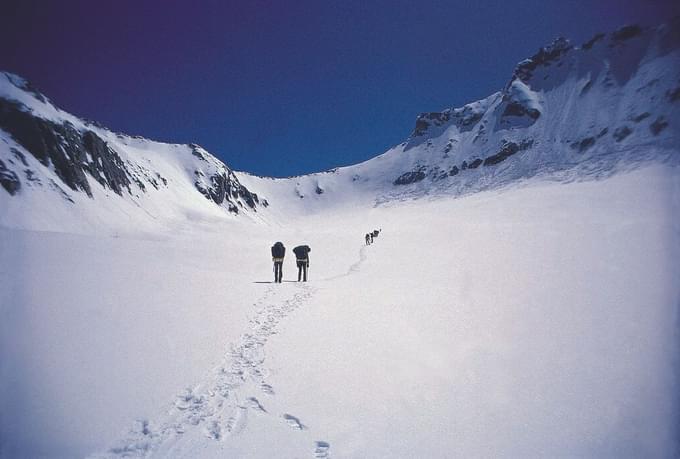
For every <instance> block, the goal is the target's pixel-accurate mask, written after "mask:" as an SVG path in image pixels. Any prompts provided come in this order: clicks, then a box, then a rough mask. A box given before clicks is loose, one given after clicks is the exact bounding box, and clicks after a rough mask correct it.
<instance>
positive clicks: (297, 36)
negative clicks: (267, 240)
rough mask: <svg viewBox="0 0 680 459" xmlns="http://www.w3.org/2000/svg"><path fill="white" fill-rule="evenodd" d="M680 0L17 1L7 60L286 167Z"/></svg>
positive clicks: (71, 100)
mask: <svg viewBox="0 0 680 459" xmlns="http://www.w3.org/2000/svg"><path fill="white" fill-rule="evenodd" d="M676 3H677V4H680V2H673V1H663V0H573V1H550V0H519V1H510V0H488V1H484V0H480V1H449V2H436V1H425V0H418V1H374V2H370V1H358V2H354V1H344V0H342V1H320V0H316V1H297V0H288V1H282V2H278V1H257V0H255V1H253V0H244V1H243V2H231V1H192V2H178V1H142V0H139V1H115V2H97V1H48V0H45V1H42V2H36V1H32V0H14V1H8V0H2V5H1V6H2V8H1V9H0V13H1V14H0V47H1V48H0V49H1V52H0V69H3V70H9V71H12V72H15V73H18V74H20V75H22V76H24V77H26V78H28V79H29V80H30V81H31V82H32V83H33V84H34V85H35V86H37V87H38V88H39V89H41V90H42V91H43V92H44V93H45V94H46V95H47V96H48V97H50V98H51V99H52V100H53V101H54V102H55V103H56V104H57V105H59V106H61V107H62V108H64V109H66V110H68V111H70V112H72V113H74V114H76V115H78V116H81V117H84V118H88V119H93V120H97V121H99V122H101V123H102V124H104V125H106V126H108V127H110V128H112V129H114V130H116V131H122V132H126V133H129V134H135V135H142V136H145V137H149V138H153V139H157V140H163V141H168V142H182V143H189V142H196V143H199V144H201V145H203V146H204V147H205V148H206V149H208V150H209V151H210V152H212V153H213V154H215V155H216V156H218V157H220V158H221V159H223V160H224V161H225V162H226V163H227V164H229V165H230V166H232V167H234V168H236V169H238V170H247V171H249V172H253V173H257V174H262V175H273V176H286V175H292V174H301V173H307V172H313V171H318V170H322V169H328V168H331V167H334V166H338V165H346V164H352V163H356V162H359V161H362V160H365V159H368V158H370V157H373V156H375V155H377V154H380V153H382V152H384V151H385V150H386V149H387V148H389V147H391V146H393V145H395V144H398V143H400V142H401V141H403V140H404V139H405V138H406V137H407V136H408V134H409V133H410V131H411V129H412V128H413V124H414V121H415V118H416V116H417V115H418V113H420V112H424V111H438V110H441V109H444V108H446V107H452V106H453V107H456V106H460V105H463V104H465V103H467V102H471V101H473V100H477V99H479V98H482V97H485V96H487V95H489V94H491V93H492V92H495V91H496V90H498V89H500V88H502V86H503V85H504V84H505V83H506V82H507V80H508V79H509V77H510V75H511V72H512V70H513V68H514V66H515V64H516V63H517V62H518V61H520V60H521V59H524V58H526V57H528V56H530V55H531V54H533V53H534V52H535V51H536V50H537V49H538V48H539V47H540V46H542V45H544V44H546V43H548V42H550V41H551V40H552V39H553V38H555V37H557V36H560V35H562V36H566V37H568V38H570V39H572V42H574V43H576V44H579V43H582V42H583V41H585V40H586V39H588V38H590V37H591V36H592V35H594V34H595V33H596V32H599V31H611V30H613V29H616V28H618V27H619V26H621V25H624V24H626V23H642V24H657V23H661V22H664V21H665V20H667V19H668V18H670V17H671V16H673V15H677V14H680V6H677V5H676Z"/></svg>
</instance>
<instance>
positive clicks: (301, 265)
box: [297, 260, 307, 282]
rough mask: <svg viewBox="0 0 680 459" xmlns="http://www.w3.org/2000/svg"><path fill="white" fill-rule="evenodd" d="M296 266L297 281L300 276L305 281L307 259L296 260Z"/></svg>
mask: <svg viewBox="0 0 680 459" xmlns="http://www.w3.org/2000/svg"><path fill="white" fill-rule="evenodd" d="M297 267H298V282H300V279H301V278H303V280H304V281H305V282H307V260H297ZM303 276H304V277H303Z"/></svg>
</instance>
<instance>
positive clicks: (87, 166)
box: [0, 19, 680, 230]
mask: <svg viewBox="0 0 680 459" xmlns="http://www.w3.org/2000/svg"><path fill="white" fill-rule="evenodd" d="M679 119H680V20H677V19H676V20H674V21H672V22H670V23H669V24H666V25H662V26H660V27H657V28H640V27H638V26H626V27H623V28H622V29H620V30H618V31H616V32H613V33H611V34H607V35H605V34H597V35H596V36H595V37H593V38H592V39H591V40H589V41H587V42H586V43H584V44H582V45H581V46H573V45H572V44H570V43H569V41H567V40H566V39H564V38H559V39H557V40H555V41H554V42H553V43H552V44H550V45H549V46H546V47H544V48H541V49H540V50H539V51H538V52H537V53H536V54H535V55H534V56H532V57H530V58H529V59H526V60H524V61H522V62H520V63H519V64H518V65H517V67H516V69H515V71H514V73H513V75H512V78H511V79H510V81H509V82H508V84H507V85H506V86H505V88H503V90H502V91H499V92H497V93H494V94H492V95H490V96H489V97H487V98H485V99H482V100H479V101H476V102H472V103H470V104H467V105H465V106H463V107H460V108H451V109H446V110H443V111H441V112H430V113H423V114H421V115H420V116H419V117H418V118H417V120H416V124H415V128H414V130H413V132H412V133H411V135H410V137H409V138H408V139H407V140H406V141H405V142H403V143H401V144H399V145H397V146H395V147H394V148H392V149H390V150H389V151H387V152H385V153H384V154H382V155H380V156H377V157H376V158H373V159H371V160H369V161H366V162H364V163H361V164H358V165H353V166H348V167H342V168H338V169H334V170H331V171H326V172H322V173H316V174H310V175H306V176H301V177H293V178H285V179H270V178H262V177H256V176H252V175H249V174H245V173H235V172H234V171H232V170H231V169H230V168H229V167H228V166H226V165H225V164H223V163H222V162H221V161H219V160H218V159H216V158H215V157H214V156H212V155H211V154H210V153H208V152H207V151H205V150H204V149H202V148H201V147H199V146H197V145H172V144H165V143H160V142H155V141H150V140H147V139H143V138H137V137H130V136H126V135H123V134H117V133H113V132H111V131H110V130H107V129H105V128H102V127H100V126H98V125H96V124H93V123H90V122H86V121H83V120H81V119H78V118H76V117H75V116H73V115H70V114H68V113H66V112H64V111H62V110H60V109H58V108H57V107H55V106H54V105H53V104H52V103H51V102H50V101H49V100H48V99H47V98H46V97H45V96H44V95H42V94H41V93H39V92H37V91H36V90H35V89H33V88H32V87H31V86H30V84H29V83H28V82H26V81H25V80H23V79H22V78H20V77H18V76H16V75H12V74H9V73H2V74H0V183H1V184H2V188H3V189H4V192H3V193H0V203H1V205H2V209H3V212H0V219H1V220H0V223H2V224H3V225H5V226H9V227H24V228H34V229H67V230H73V229H74V228H73V227H68V226H69V225H66V226H67V228H64V225H65V223H64V222H72V223H73V225H71V226H76V227H78V228H80V229H82V228H83V226H88V224H89V225H98V224H100V223H102V222H104V224H105V225H107V226H111V225H114V226H115V225H117V224H120V223H121V222H126V223H127V224H129V223H131V222H134V224H135V226H139V225H142V226H144V225H151V226H153V225H158V224H159V223H160V224H164V223H165V222H167V221H174V220H177V219H183V218H185V217H186V216H187V215H189V216H190V217H191V218H190V219H203V218H207V219H213V218H224V217H225V214H229V213H239V212H240V211H241V210H243V211H244V212H243V213H244V214H248V215H253V214H254V213H255V212H257V211H258V210H260V209H263V208H264V207H267V205H268V204H269V203H271V204H273V206H272V211H273V212H274V214H275V215H276V214H277V213H281V212H286V213H290V212H296V211H304V212H310V211H316V210H318V209H320V208H326V207H329V206H337V205H342V206H344V205H348V204H351V203H355V202H357V201H360V202H365V203H368V204H375V203H380V202H384V201H389V200H393V199H404V198H407V197H412V196H415V197H417V196H422V195H424V194H439V193H446V194H453V195H459V194H463V193H470V192H474V191H479V190H484V189H489V188H494V187H498V186H502V185H504V184H507V183H509V182H512V181H516V180H519V179H523V178H527V177H531V176H535V175H539V174H549V175H550V176H551V177H553V178H555V177H560V178H565V177H566V178H573V177H587V176H593V175H595V176H598V175H602V174H609V173H611V172H612V171H614V170H616V169H618V168H621V167H628V166H630V165H631V164H636V163H639V162H640V161H645V160H650V159H653V160H655V161H668V160H676V159H677V155H676V152H677V151H678V149H679V148H680V126H679V125H678V120H679ZM261 197H264V199H262V198H261ZM301 200H304V205H296V201H297V202H300V203H302V201H301ZM27 209H33V211H32V212H26V210H27ZM37 216H40V217H37ZM133 216H134V217H133Z"/></svg>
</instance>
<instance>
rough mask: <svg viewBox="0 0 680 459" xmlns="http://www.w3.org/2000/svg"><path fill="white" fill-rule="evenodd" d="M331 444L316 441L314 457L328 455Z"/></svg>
mask: <svg viewBox="0 0 680 459" xmlns="http://www.w3.org/2000/svg"><path fill="white" fill-rule="evenodd" d="M330 449H331V445H330V443H328V442H326V441H321V440H319V441H317V442H316V449H315V450H314V457H319V458H327V457H330V451H329V450H330Z"/></svg>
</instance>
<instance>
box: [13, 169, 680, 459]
mask: <svg viewBox="0 0 680 459" xmlns="http://www.w3.org/2000/svg"><path fill="white" fill-rule="evenodd" d="M272 183H274V182H272ZM272 186H273V187H274V186H278V185H276V184H273V185H272ZM360 201H361V200H360V199H359V198H358V197H357V200H356V202H354V201H352V200H350V201H349V202H354V205H353V206H351V207H349V206H348V207H344V208H342V207H338V206H336V207H329V209H327V210H326V211H315V212H309V214H306V213H305V212H297V213H296V214H295V215H293V216H289V217H288V218H287V219H285V218H280V219H279V218H276V219H274V218H272V219H271V222H274V221H276V222H278V223H276V224H274V223H266V222H256V221H254V220H250V219H240V220H236V219H222V220H217V219H216V220H215V221H214V222H203V224H200V225H198V224H197V225H195V226H190V225H187V226H183V227H181V228H178V229H177V230H176V231H174V230H172V229H168V228H166V227H163V228H164V229H158V230H157V231H155V232H154V231H150V230H148V229H147V228H145V230H144V232H142V233H140V234H137V235H135V234H134V233H131V232H127V233H126V234H124V235H119V237H116V234H115V233H111V234H102V233H97V234H91V235H83V234H68V233H49V232H31V231H26V230H21V229H11V228H7V227H5V228H2V229H0V244H2V245H1V246H0V270H1V271H2V272H1V275H0V302H1V304H2V310H1V312H2V318H1V320H0V456H2V457H7V458H10V457H12V458H14V457H69V458H72V457H84V456H90V455H91V456H93V457H111V458H117V457H127V456H132V457H136V456H148V457H186V458H195V457H206V458H213V457H214V458H217V457H246V458H248V457H253V458H255V457H286V458H288V457H290V458H292V457H338V458H340V457H342V458H346V457H362V458H363V457H405V458H406V457H409V458H411V457H537V456H543V457H557V456H572V457H573V456H578V457H673V456H676V455H678V454H680V448H679V445H678V438H680V435H678V434H679V433H680V432H678V427H677V426H678V425H680V423H679V421H680V419H679V417H678V412H679V410H678V408H679V405H678V398H677V394H678V393H680V391H679V390H678V389H679V387H678V386H679V384H678V382H679V381H678V343H679V324H680V320H679V314H678V313H679V307H680V287H679V285H678V282H677V280H678V279H680V261H679V260H680V223H679V222H680V220H679V219H678V215H680V172H679V171H678V168H677V167H673V166H669V165H656V166H648V167H643V168H640V169H637V170H634V171H630V172H626V173H620V174H618V175H614V176H613V177H610V178H606V179H601V180H594V181H588V182H572V183H566V184H565V183H550V182H540V181H537V180H534V181H530V182H524V183H523V184H515V185H513V186H512V187H507V188H505V189H503V190H494V191H487V192H483V193H478V194H474V195H470V196H467V197H464V198H459V199H450V198H449V199H435V200H425V199H420V200H417V201H411V202H391V203H387V204H385V205H382V206H379V207H372V206H366V205H359V202H360ZM277 208H278V209H279V210H278V212H280V213H281V214H282V215H281V217H283V216H284V214H285V213H286V212H285V211H286V207H285V206H278V207H277ZM292 208H293V206H292V204H291V209H292ZM289 215H290V214H289ZM378 227H382V229H383V232H382V233H381V234H380V236H379V237H378V238H377V239H376V241H375V243H374V244H373V245H371V246H365V245H364V241H363V236H364V234H365V233H366V232H368V231H369V230H372V229H374V228H378ZM276 240H281V241H283V242H284V243H285V244H286V246H287V247H288V253H289V255H288V256H287V259H286V262H285V264H284V283H283V284H272V283H270V281H271V280H272V277H273V275H272V267H271V262H270V257H269V247H270V246H271V245H272V244H273V242H275V241H276ZM299 243H307V244H309V245H310V246H311V247H312V252H311V254H310V261H311V267H310V282H308V283H306V284H298V283H294V282H290V281H292V280H294V277H295V276H294V274H295V273H294V261H293V260H292V259H291V256H292V254H291V251H292V248H293V247H294V246H295V245H297V244H299Z"/></svg>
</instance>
